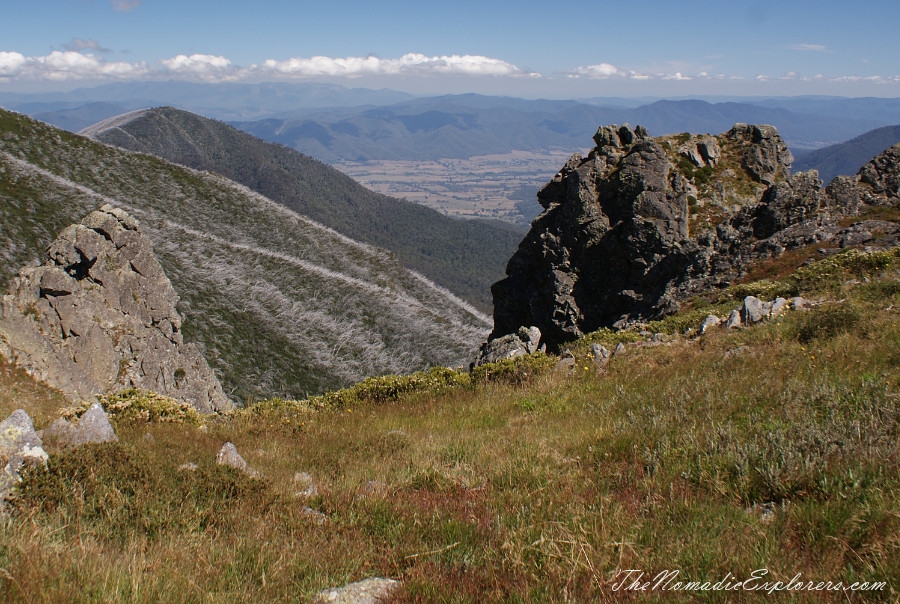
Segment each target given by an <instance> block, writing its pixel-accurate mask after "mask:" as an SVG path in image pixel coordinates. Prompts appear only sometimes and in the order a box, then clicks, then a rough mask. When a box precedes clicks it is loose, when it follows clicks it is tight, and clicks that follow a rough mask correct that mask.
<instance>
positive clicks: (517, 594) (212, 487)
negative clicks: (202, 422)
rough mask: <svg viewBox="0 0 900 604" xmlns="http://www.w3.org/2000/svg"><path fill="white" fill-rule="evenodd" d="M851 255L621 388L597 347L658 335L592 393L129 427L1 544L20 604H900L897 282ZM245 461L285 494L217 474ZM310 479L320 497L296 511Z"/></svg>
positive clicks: (561, 389) (357, 403)
mask: <svg viewBox="0 0 900 604" xmlns="http://www.w3.org/2000/svg"><path fill="white" fill-rule="evenodd" d="M834 258H837V257H833V258H829V259H827V260H826V261H825V263H824V264H822V265H820V266H819V267H818V268H815V267H816V265H810V266H809V267H805V268H806V269H809V270H808V272H807V273H801V274H799V275H797V276H796V277H795V278H796V281H793V283H795V284H796V287H797V288H798V291H799V293H801V294H802V295H810V296H811V295H816V296H819V297H822V298H824V300H825V301H824V302H823V303H822V305H820V306H819V307H817V308H816V309H814V310H811V311H807V312H800V311H792V312H788V313H787V314H785V315H784V316H782V317H780V318H779V319H777V320H774V321H770V322H767V323H764V324H761V325H758V326H755V327H752V328H748V329H742V330H736V331H727V330H725V329H719V330H714V331H712V332H710V333H708V334H706V335H704V336H702V337H700V338H697V339H694V340H691V339H689V338H685V337H681V338H667V341H666V342H664V343H660V344H655V345H652V344H650V343H646V344H642V345H638V344H631V345H629V346H628V348H627V351H626V353H625V354H624V355H622V356H615V357H613V358H612V359H611V360H610V362H609V364H608V365H607V366H606V368H605V371H604V372H602V373H601V372H597V371H596V370H594V369H593V365H592V364H591V361H590V359H589V357H588V351H589V346H590V344H591V343H592V342H593V341H599V342H603V343H604V345H607V346H608V345H609V344H612V343H614V342H615V341H632V340H636V339H638V338H639V335H637V332H636V331H635V332H622V333H616V334H613V333H609V332H603V333H598V334H593V335H592V336H591V337H589V338H586V339H585V340H584V341H581V342H577V343H575V344H573V345H572V347H571V351H572V353H573V354H574V355H575V356H576V359H577V363H576V370H575V373H574V374H572V375H569V374H565V373H561V372H558V371H553V370H552V360H553V359H552V358H550V357H541V356H536V357H532V358H528V359H522V360H515V361H511V362H508V363H506V365H507V366H506V367H504V366H495V367H488V368H486V369H484V370H483V372H482V374H481V377H479V376H478V375H468V374H463V373H459V372H453V371H450V370H443V369H434V370H431V371H428V372H422V373H420V374H418V375H415V376H408V377H406V378H400V377H397V376H393V377H386V378H379V379H376V380H370V381H367V383H366V382H364V383H363V384H366V385H362V384H360V385H358V386H357V387H354V388H351V389H347V390H345V391H342V392H339V393H334V394H333V395H331V398H329V399H327V401H326V400H325V399H323V398H318V397H317V398H312V399H308V400H306V401H284V400H269V401H262V402H260V403H258V404H255V405H252V406H250V407H248V408H247V409H244V410H240V411H237V412H234V413H231V414H228V415H225V416H222V417H220V418H218V419H208V420H207V422H206V428H205V429H200V428H197V427H194V426H192V425H190V424H177V423H161V422H123V423H121V424H119V425H118V431H119V436H120V442H119V443H115V444H106V445H100V446H94V447H88V448H85V449H80V450H77V451H71V452H66V453H64V454H62V455H54V456H52V457H51V460H50V464H49V467H48V469H47V470H39V471H34V472H32V473H31V474H29V475H28V476H27V477H26V480H25V482H24V483H23V484H22V488H21V490H20V491H19V493H18V498H17V499H16V500H15V501H14V502H13V504H12V515H11V517H10V518H8V519H6V520H5V521H4V523H3V524H2V525H0V568H2V569H3V570H2V572H0V601H10V602H13V601H15V602H18V601H67V602H69V601H76V602H77V601H82V602H88V601H98V600H105V601H137V602H151V601H154V602H155V601H170V602H200V601H214V602H233V601H247V602H251V601H252V602H260V601H308V600H309V599H310V598H311V596H312V595H313V594H314V593H315V592H316V591H318V590H320V589H323V588H325V587H329V586H333V585H340V584H343V583H347V582H350V581H356V580H360V579H362V578H365V577H368V576H374V575H380V576H390V577H393V578H398V579H401V580H403V582H404V584H403V587H402V588H401V589H400V591H399V592H398V593H397V597H396V601H398V602H501V601H502V602H613V601H619V600H623V599H624V600H626V601H628V600H634V601H659V600H673V601H715V602H719V601H723V599H724V598H725V597H726V594H724V592H647V593H643V594H642V593H636V592H627V593H626V592H624V591H621V590H620V591H614V590H613V585H614V584H615V583H616V576H617V575H616V573H617V571H619V570H622V569H643V570H644V571H646V573H647V575H648V576H650V577H652V576H654V575H656V574H657V573H658V572H661V571H664V570H679V571H680V573H681V575H680V578H681V579H685V580H696V581H701V582H702V581H706V580H708V581H710V582H715V581H717V580H719V579H722V578H724V577H725V576H726V575H727V573H731V574H732V575H733V576H734V577H736V579H735V580H740V579H744V578H747V577H749V575H750V573H752V572H753V571H755V570H757V569H762V568H765V569H768V571H769V573H770V574H769V575H768V577H769V578H770V579H771V580H775V579H777V580H782V581H788V580H790V579H791V578H792V577H793V576H795V575H796V574H797V573H800V574H801V577H802V578H803V579H804V580H813V581H835V582H836V581H842V582H844V584H850V583H852V582H854V581H884V582H886V586H885V588H884V590H882V591H877V592H868V593H863V592H856V593H849V592H848V593H840V592H831V593H823V592H804V593H798V594H793V595H789V594H786V593H784V592H780V593H775V594H773V595H772V596H764V595H761V594H759V593H758V592H757V593H754V592H742V591H737V592H732V593H730V594H727V597H728V601H736V602H743V601H760V600H762V599H765V600H766V601H769V600H770V599H771V600H772V601H788V600H789V601H792V602H794V601H797V602H818V601H823V600H824V601H834V602H845V601H847V600H848V599H849V600H850V601H853V602H864V601H871V602H882V601H885V602H893V601H896V600H897V598H898V596H900V504H898V502H900V448H898V444H897V443H898V442H900V371H898V367H900V328H898V319H900V316H898V310H897V309H896V308H895V306H896V307H900V287H898V286H897V285H896V284H897V283H898V275H897V272H896V271H897V267H896V265H895V261H894V260H891V259H890V258H887V261H885V258H881V259H880V260H879V259H878V258H874V259H873V258H860V257H857V256H855V255H845V256H844V259H843V260H834ZM840 262H846V263H845V264H843V265H841V264H839V263H840ZM835 263H837V264H835ZM860 263H861V264H862V265H863V266H862V268H861V266H860ZM863 277H865V278H868V279H869V282H868V283H866V282H865V281H863V280H862V279H863ZM768 288H769V286H766V288H765V291H773V290H771V289H768ZM742 293H743V292H742ZM738 297H739V296H738ZM735 299H736V298H729V300H728V301H727V303H728V304H734V301H735ZM706 303H707V304H708V303H709V302H706ZM722 303H723V304H724V303H725V302H724V301H723V302H722ZM698 306H700V303H698ZM839 309H840V310H839ZM848 317H850V318H848ZM673 320H674V319H673ZM679 328H680V326H679ZM672 332H673V333H675V332H677V330H672ZM804 334H808V335H804ZM585 367H587V369H585ZM525 374H527V375H525ZM463 376H466V377H465V378H464V377H463ZM466 380H468V381H466ZM3 404H4V405H9V403H7V402H6V401H5V400H4V401H3ZM147 433H150V434H151V435H152V436H153V439H147V438H146V437H145V434H147ZM225 441H231V442H234V443H235V444H236V445H237V447H238V450H239V451H240V452H241V454H242V455H243V456H244V457H245V459H246V460H247V462H248V463H249V464H250V466H251V467H253V468H254V469H256V470H258V471H259V472H260V477H258V478H252V477H249V476H245V475H242V474H239V473H237V472H235V471H233V470H231V469H228V468H222V467H219V466H216V465H215V464H214V462H213V459H214V457H215V453H216V451H217V450H218V448H219V447H221V445H222V443H223V442H225ZM186 462H193V463H196V464H197V466H198V467H197V469H196V470H195V471H187V470H182V469H179V466H181V465H182V464H184V463H186ZM297 472H308V473H309V474H311V475H312V476H313V479H314V481H315V483H316V486H317V490H318V492H317V493H316V494H314V495H312V496H311V497H309V498H298V497H296V496H295V493H296V492H297V491H298V487H297V484H296V483H295V482H294V480H293V477H294V474H295V473H297ZM305 506H308V507H310V508H312V509H314V510H316V511H319V512H321V513H324V514H325V515H326V517H327V520H326V521H325V522H324V524H318V523H317V522H316V520H315V519H314V518H313V517H312V516H310V515H308V513H306V512H304V507H305ZM73 585H77V586H78V589H77V590H73V589H72V586H73Z"/></svg>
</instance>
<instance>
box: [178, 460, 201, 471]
mask: <svg viewBox="0 0 900 604" xmlns="http://www.w3.org/2000/svg"><path fill="white" fill-rule="evenodd" d="M197 467H198V466H197V464H195V463H194V462H192V461H188V462H186V463H183V464H181V465H180V466H178V469H179V470H181V471H182V472H196V471H197Z"/></svg>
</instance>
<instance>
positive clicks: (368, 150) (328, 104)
mask: <svg viewBox="0 0 900 604" xmlns="http://www.w3.org/2000/svg"><path fill="white" fill-rule="evenodd" d="M0 105H2V106H4V107H7V108H10V109H14V110H16V111H20V112H23V113H26V114H28V115H31V116H33V117H37V118H38V119H41V120H43V121H46V122H48V123H51V124H54V125H58V126H60V127H64V128H66V129H69V130H71V131H77V130H80V129H82V128H85V127H87V126H89V125H91V124H93V123H95V122H97V121H99V120H101V119H105V118H107V117H111V116H114V115H117V114H121V113H124V112H126V111H131V110H134V109H140V108H147V107H153V106H163V105H170V106H174V107H178V108H180V109H185V110H188V111H191V112H193V113H197V114H200V115H203V116H205V117H212V118H216V119H220V120H225V121H229V122H232V123H235V124H236V125H239V127H240V128H241V129H244V130H247V131H248V132H251V133H253V134H255V135H257V136H260V137H261V138H264V139H266V140H270V141H274V142H280V143H282V144H285V145H287V146H290V147H292V148H294V149H297V150H298V151H302V152H304V153H306V154H308V155H311V156H313V157H316V158H317V159H320V160H322V161H326V162H333V161H337V160H339V159H341V158H344V159H361V158H368V159H395V158H397V159H415V160H422V159H433V158H442V157H447V158H457V157H471V156H473V155H483V154H486V153H505V152H508V151H511V150H514V149H521V150H532V149H536V148H547V147H554V146H556V147H562V148H566V149H573V150H574V149H580V148H587V147H589V146H590V139H587V140H585V138H586V137H585V133H586V132H592V131H595V130H596V129H597V127H598V126H601V125H606V124H613V123H617V124H621V123H624V122H628V123H630V124H632V125H636V124H640V125H643V126H645V127H646V128H647V129H648V130H649V131H650V133H651V134H653V135H656V136H659V135H664V134H672V133H678V132H685V131H688V132H709V133H716V132H722V131H724V130H727V129H728V128H730V127H731V126H732V125H733V124H734V123H736V122H747V123H766V124H771V125H773V126H775V127H777V128H778V130H779V132H780V133H781V135H782V136H783V137H784V138H785V140H786V141H787V142H788V144H789V145H790V147H791V149H792V150H793V151H794V152H795V153H796V154H798V155H799V154H801V153H804V152H807V151H810V150H813V149H817V148H821V147H825V146H828V145H831V144H836V143H839V142H843V141H846V140H848V139H850V138H853V137H855V136H858V135H860V134H862V133H863V132H866V131H868V130H872V129H874V128H878V127H882V126H888V125H892V124H897V123H900V99H882V98H843V97H785V98H755V97H739V98H710V99H709V100H697V99H679V100H654V99H621V98H593V99H585V100H581V101H577V100H568V101H556V100H526V99H518V98H511V97H495V96H483V95H476V94H460V95H446V96H440V97H425V98H417V97H413V96H411V95H409V94H406V93H403V92H398V91H393V90H368V89H358V88H345V87H343V86H338V85H335V84H318V83H301V84H284V83H264V84H254V85H249V84H189V83H183V82H167V83H150V82H146V83H135V84H108V85H105V86H99V87H96V88H84V89H78V90H74V91H71V92H67V93H45V94H13V93H5V94H3V93H0Z"/></svg>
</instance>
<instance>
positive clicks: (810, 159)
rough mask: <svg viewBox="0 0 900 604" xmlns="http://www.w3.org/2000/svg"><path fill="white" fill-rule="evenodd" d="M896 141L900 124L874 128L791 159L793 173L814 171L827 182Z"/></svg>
mask: <svg viewBox="0 0 900 604" xmlns="http://www.w3.org/2000/svg"><path fill="white" fill-rule="evenodd" d="M897 143H900V125H898V126H885V127H884V128H876V129H875V130H870V131H869V132H866V133H864V134H861V135H859V136H857V137H855V138H852V139H850V140H848V141H847V142H844V143H839V144H837V145H831V146H828V147H824V148H822V149H816V150H815V151H812V152H810V153H807V154H805V155H802V156H800V157H798V158H797V160H796V161H795V162H794V166H793V169H794V171H795V172H800V171H804V170H818V171H819V178H821V179H822V180H823V181H825V182H826V183H827V182H830V181H831V179H832V178H834V177H835V176H839V175H842V174H843V175H845V176H853V175H854V174H856V173H857V172H858V171H859V169H860V168H862V167H863V165H865V164H866V162H868V161H870V160H871V159H872V158H873V157H875V156H876V155H878V154H879V153H881V152H882V151H884V150H885V149H887V148H888V147H891V146H892V145H896V144H897Z"/></svg>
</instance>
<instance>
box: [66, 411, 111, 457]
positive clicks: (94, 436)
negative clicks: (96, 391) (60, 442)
mask: <svg viewBox="0 0 900 604" xmlns="http://www.w3.org/2000/svg"><path fill="white" fill-rule="evenodd" d="M118 440H119V437H118V436H116V433H115V431H114V430H113V427H112V424H110V423H109V418H108V417H107V415H106V411H104V410H103V407H102V406H101V405H100V403H94V404H93V405H91V406H90V408H88V410H87V411H86V412H85V413H84V415H82V416H81V419H79V420H78V425H77V426H76V427H75V432H74V433H73V434H72V439H71V446H73V447H80V446H82V445H86V444H89V443H105V442H115V441H118Z"/></svg>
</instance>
